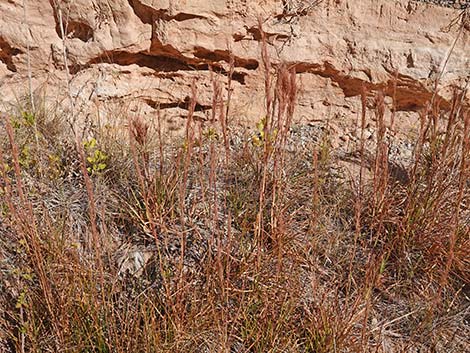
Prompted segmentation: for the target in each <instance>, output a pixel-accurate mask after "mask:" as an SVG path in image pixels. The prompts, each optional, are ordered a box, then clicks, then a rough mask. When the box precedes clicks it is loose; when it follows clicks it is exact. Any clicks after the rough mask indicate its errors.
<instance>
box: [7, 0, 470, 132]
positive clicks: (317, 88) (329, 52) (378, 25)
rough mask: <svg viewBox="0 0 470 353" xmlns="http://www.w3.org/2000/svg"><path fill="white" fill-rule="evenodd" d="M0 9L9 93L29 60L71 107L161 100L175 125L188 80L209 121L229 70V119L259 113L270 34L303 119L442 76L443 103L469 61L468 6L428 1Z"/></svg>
mask: <svg viewBox="0 0 470 353" xmlns="http://www.w3.org/2000/svg"><path fill="white" fill-rule="evenodd" d="M23 3H25V4H26V9H24V8H23ZM0 12H1V13H2V16H1V18H0V85H1V88H2V93H3V95H2V97H1V98H0V99H1V100H3V102H4V103H11V102H16V101H17V99H18V97H21V96H23V95H26V94H27V92H28V85H29V82H28V72H31V76H32V77H31V81H32V86H33V89H34V90H35V91H36V92H37V93H38V95H39V96H41V97H44V96H46V97H47V98H48V99H54V100H57V99H60V100H64V101H65V102H67V99H68V97H69V96H70V97H71V98H72V100H73V102H74V109H75V110H76V111H89V112H92V111H95V110H96V109H98V110H101V115H102V116H103V115H106V114H115V111H114V112H113V110H115V109H116V107H117V106H121V108H122V107H124V108H125V109H128V111H131V112H138V113H139V114H144V115H148V117H149V118H152V117H153V116H155V115H156V110H157V109H158V108H159V109H161V111H162V112H164V113H165V114H163V115H164V117H165V119H166V121H167V123H168V124H169V125H168V126H169V127H170V128H172V129H175V130H178V129H180V128H181V127H182V126H183V125H184V124H183V123H182V121H181V119H180V118H184V117H185V116H186V115H187V109H188V107H189V99H190V96H191V84H192V82H195V84H196V87H197V106H196V108H197V109H196V110H197V111H198V112H197V114H198V116H199V117H200V118H201V119H205V118H206V116H207V115H208V113H209V111H210V109H211V100H212V82H213V80H216V81H220V82H222V83H226V82H227V81H228V78H229V77H231V78H232V82H231V90H232V99H231V110H230V115H231V117H233V118H234V119H236V120H237V121H254V120H258V119H259V117H260V116H262V114H263V112H264V73H263V64H262V62H261V59H260V57H261V55H260V53H261V47H262V45H263V44H262V38H265V41H266V45H267V49H268V53H269V57H270V60H271V62H272V65H273V67H274V68H275V67H276V66H277V65H279V64H281V63H286V64H287V65H289V66H290V67H291V68H293V69H295V71H296V73H297V77H298V80H297V82H298V84H299V96H298V103H299V104H298V108H297V111H296V115H297V117H298V119H300V120H303V121H311V120H317V119H327V118H328V119H330V118H335V117H336V118H338V119H344V118H347V117H354V118H355V117H356V115H357V113H358V111H359V109H360V94H361V90H362V87H365V88H366V90H367V91H368V92H369V94H370V95H373V94H374V93H375V92H378V91H383V92H384V93H385V94H386V95H387V96H389V99H388V101H390V100H391V99H392V98H394V99H395V103H396V104H395V106H396V108H397V110H398V111H400V112H402V113H401V114H402V115H403V116H405V115H410V114H414V112H416V111H419V110H420V109H422V108H423V107H424V106H425V104H426V103H427V102H428V101H429V100H430V98H431V97H432V95H433V92H434V90H435V87H437V92H438V95H437V96H438V97H439V98H441V107H442V109H449V107H450V100H451V96H452V93H453V91H454V89H456V88H459V87H463V86H465V82H466V80H468V77H469V72H470V55H469V53H470V45H469V43H470V41H469V37H470V35H469V33H470V25H469V24H468V17H467V22H466V23H465V22H462V21H463V20H464V17H465V14H467V16H468V10H467V12H465V11H464V12H462V11H459V10H456V9H454V8H445V7H442V6H436V5H433V4H428V2H427V1H426V2H422V1H405V0H399V1H389V0H334V1H333V0H328V1H327V0H324V1H315V0H308V1H307V0H287V1H275V0H266V1H252V0H218V1H207V0H192V1H185V0H176V1H170V0H109V1H106V2H104V1H94V0H73V1H72V0H68V1H65V0H63V1H60V0H36V1H31V0H30V1H28V0H26V1H24V2H23V0H9V1H1V2H0ZM28 59H29V60H28ZM39 93H40V94H39ZM465 99H466V102H467V103H468V102H469V101H470V94H469V93H467V96H466V98H465ZM3 106H4V107H5V104H3ZM2 109H4V108H2ZM79 109H80V110H79ZM109 112H111V113H109Z"/></svg>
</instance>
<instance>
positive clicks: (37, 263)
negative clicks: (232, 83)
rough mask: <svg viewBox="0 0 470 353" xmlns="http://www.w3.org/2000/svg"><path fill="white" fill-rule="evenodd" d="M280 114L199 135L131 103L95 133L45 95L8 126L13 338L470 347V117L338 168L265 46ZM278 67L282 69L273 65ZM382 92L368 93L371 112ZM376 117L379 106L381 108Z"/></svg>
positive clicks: (457, 117) (4, 223)
mask: <svg viewBox="0 0 470 353" xmlns="http://www.w3.org/2000/svg"><path fill="white" fill-rule="evenodd" d="M263 62H264V69H265V72H266V116H265V117H264V118H263V119H261V120H260V121H259V122H258V124H257V127H256V130H257V131H255V134H254V135H249V136H247V135H246V134H245V135H244V134H242V133H240V132H237V131H234V130H232V129H231V127H230V126H228V123H227V107H226V106H225V104H224V97H223V94H222V92H223V91H222V86H221V84H220V83H218V82H216V81H214V87H213V92H214V99H213V107H212V112H213V115H212V117H211V119H210V120H209V121H208V122H207V123H206V124H204V125H203V124H201V122H198V121H196V120H195V119H193V113H194V106H195V102H196V98H197V92H196V90H195V89H193V97H192V104H190V107H189V112H188V119H187V125H186V134H185V137H184V138H183V139H182V140H181V141H172V142H170V141H166V140H165V138H164V134H163V132H162V130H161V127H160V124H156V125H155V126H153V125H152V126H151V125H149V124H148V123H147V122H145V121H143V120H139V119H130V118H129V119H128V120H126V122H125V125H126V128H125V130H124V131H119V130H116V129H114V128H112V127H110V126H109V125H105V126H96V127H93V128H87V129H86V131H84V133H83V134H82V135H81V136H76V132H75V133H74V131H72V130H71V129H70V127H69V126H68V125H67V124H65V122H64V121H62V120H61V118H60V116H56V115H54V114H53V113H52V112H48V111H46V110H45V109H44V108H43V109H42V110H39V111H31V110H29V109H28V108H27V107H24V108H21V109H20V111H19V112H17V113H12V114H10V115H8V116H4V117H2V120H1V123H0V124H1V126H0V127H1V129H0V136H1V139H0V141H1V142H0V176H1V179H0V193H1V195H2V198H1V200H0V202H1V203H0V207H1V215H0V217H1V218H0V232H1V235H2V237H1V238H0V255H1V264H0V271H1V272H0V278H1V281H0V301H1V303H2V308H4V310H3V311H2V313H1V316H0V327H1V330H0V350H2V351H5V352H26V351H28V352H43V351H55V352H59V351H66V352H69V351H70V352H175V351H176V352H219V351H224V352H364V351H370V352H372V351H374V352H393V351H409V350H410V349H411V348H412V347H413V348H416V349H421V350H422V351H423V350H424V351H441V352H445V351H449V350H450V349H455V350H464V349H466V348H468V342H466V341H465V340H466V339H467V337H468V333H469V332H468V331H469V326H468V315H469V312H468V310H469V309H468V283H469V268H470V266H469V263H468V249H469V224H470V222H469V211H468V203H469V197H470V196H469V195H470V193H469V186H470V185H469V183H468V180H469V172H470V163H469V161H468V159H469V156H470V137H469V133H470V115H469V112H468V110H465V108H464V107H463V106H462V104H461V100H460V99H459V95H458V94H456V96H455V100H454V103H453V108H452V110H451V111H450V112H449V113H446V114H444V113H442V112H440V110H439V104H438V102H432V103H431V104H430V105H429V108H428V109H427V110H425V111H423V112H422V114H421V128H420V137H419V139H418V141H416V143H415V151H414V156H415V160H414V162H413V163H411V165H406V166H404V170H405V171H406V173H407V178H404V179H401V182H398V181H396V180H395V179H393V178H391V177H390V169H391V165H390V162H389V149H390V147H391V146H390V145H389V142H388V140H387V136H386V133H387V129H386V125H387V122H386V121H385V118H384V103H383V98H382V97H381V96H380V95H379V96H378V97H377V98H376V99H377V104H376V106H377V111H376V117H377V130H378V132H377V141H376V149H375V151H373V152H375V153H376V154H375V159H374V160H373V161H372V163H369V165H370V170H369V169H367V168H366V166H367V165H368V163H366V160H365V159H366V154H367V152H371V151H365V147H364V141H363V140H362V141H361V142H360V146H358V151H359V155H360V172H359V175H358V176H347V175H348V174H347V173H346V172H345V171H344V170H342V169H341V168H338V167H337V164H338V163H337V162H338V156H337V154H335V151H334V150H332V149H331V146H330V144H329V141H328V136H327V135H325V136H320V137H319V138H318V139H317V141H318V142H312V143H307V144H306V143H305V141H299V139H297V138H295V135H294V134H293V133H292V131H293V129H292V120H293V116H294V109H295V104H296V92H297V89H296V82H295V72H294V71H293V70H292V69H289V68H288V67H284V66H281V67H277V68H273V67H272V66H271V64H270V62H269V58H268V57H267V54H266V51H263ZM273 72H275V74H274V75H273ZM366 96H367V92H364V97H363V98H364V108H363V109H364V115H363V118H364V119H365V109H366V108H365V106H366V105H365V100H366ZM362 125H363V128H364V125H365V124H364V123H363V124H362Z"/></svg>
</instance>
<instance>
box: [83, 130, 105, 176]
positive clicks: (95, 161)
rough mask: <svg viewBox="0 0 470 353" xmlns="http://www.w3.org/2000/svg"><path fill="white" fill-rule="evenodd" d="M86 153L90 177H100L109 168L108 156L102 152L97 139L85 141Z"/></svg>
mask: <svg viewBox="0 0 470 353" xmlns="http://www.w3.org/2000/svg"><path fill="white" fill-rule="evenodd" d="M83 146H84V148H85V152H86V161H87V163H88V166H87V170H88V173H89V174H90V175H99V174H101V173H102V172H103V171H104V170H105V169H106V167H107V164H106V161H107V160H108V155H107V154H106V153H104V152H103V151H102V150H100V149H99V148H98V146H97V142H96V139H95V138H91V139H89V140H88V141H85V142H84V144H83Z"/></svg>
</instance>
